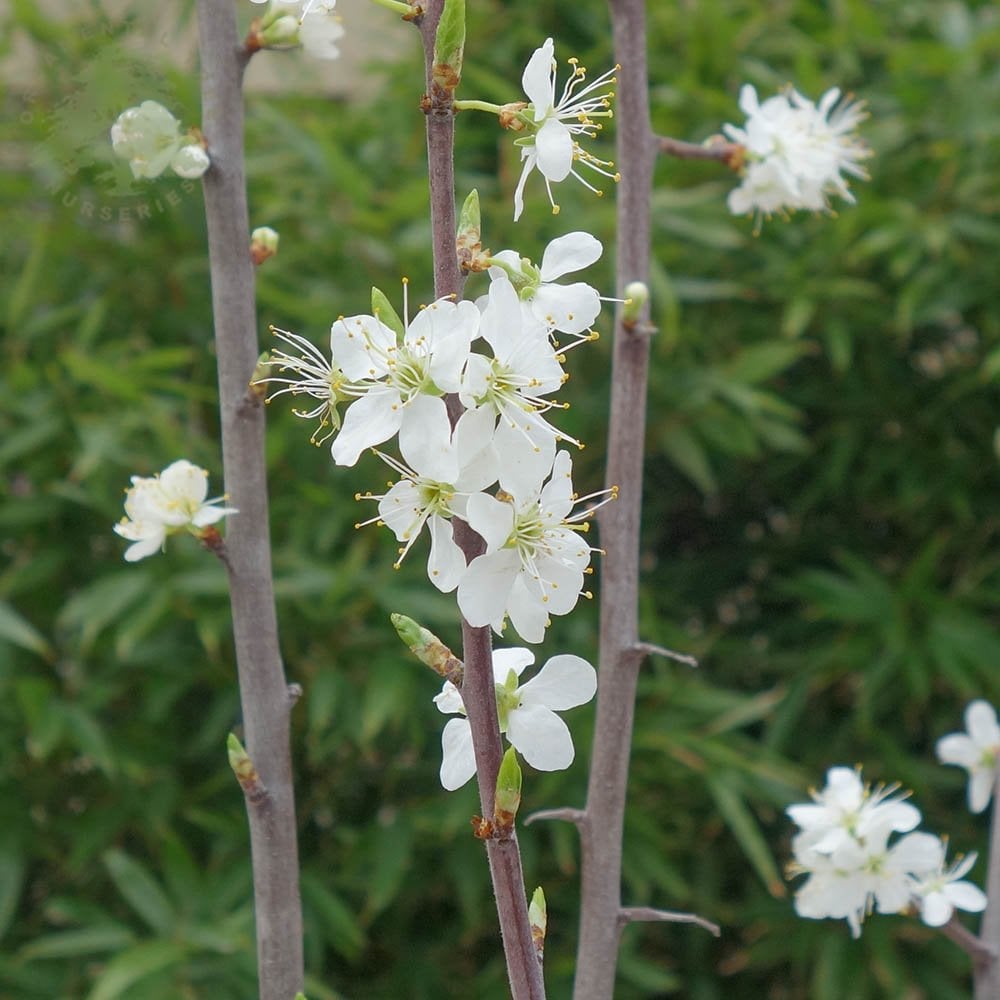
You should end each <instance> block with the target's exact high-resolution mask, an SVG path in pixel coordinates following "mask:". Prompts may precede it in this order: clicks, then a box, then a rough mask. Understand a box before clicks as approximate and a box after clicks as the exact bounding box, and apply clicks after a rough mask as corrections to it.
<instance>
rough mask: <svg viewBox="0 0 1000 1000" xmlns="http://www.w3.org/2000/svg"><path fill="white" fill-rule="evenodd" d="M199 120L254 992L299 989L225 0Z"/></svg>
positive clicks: (234, 67) (240, 60) (209, 51)
mask: <svg viewBox="0 0 1000 1000" xmlns="http://www.w3.org/2000/svg"><path fill="white" fill-rule="evenodd" d="M198 31H199V36H200V48H201V63H202V129H203V131H204V133H205V136H206V138H207V141H208V145H209V152H210V155H211V159H212V166H211V168H210V169H209V171H208V172H207V173H206V174H205V177H204V185H205V212H206V216H207V221H208V247H209V261H210V265H211V274H212V311H213V315H214V320H215V343H216V352H217V355H218V365H219V407H220V411H221V417H222V455H223V464H224V467H225V480H226V490H227V492H228V494H229V496H230V497H231V499H232V502H233V506H235V507H237V508H238V509H239V514H238V515H237V516H235V517H233V518H232V519H231V521H230V524H229V528H228V531H227V533H226V552H227V555H228V562H229V589H230V602H231V605H232V614H233V633H234V639H235V645H236V662H237V668H238V671H239V684H240V701H241V705H242V710H243V723H244V727H245V733H246V744H247V749H248V752H249V755H250V758H251V760H252V762H253V766H254V767H255V768H256V770H257V773H258V775H259V778H260V783H261V785H262V786H263V789H262V792H261V794H259V795H256V796H254V797H252V798H250V797H248V798H247V816H248V821H249V826H250V847H251V853H252V858H253V883H254V907H255V918H256V925H257V959H258V967H259V968H258V976H259V981H260V997H261V1000H291V998H292V997H294V996H295V994H296V992H298V991H299V990H301V989H302V982H303V972H302V915H301V908H300V903H299V869H298V847H297V844H296V829H295V800H294V790H293V787H292V768H291V754H290V750H289V714H290V710H291V705H292V701H293V699H292V698H290V697H289V692H288V688H287V685H286V683H285V675H284V670H283V668H282V663H281V656H280V652H279V649H278V625H277V616H276V613H275V607H274V593H273V589H272V583H271V550H270V538H269V526H268V502H267V475H266V469H265V465H264V412H263V406H262V405H261V401H260V399H259V398H258V397H257V396H256V395H254V394H252V393H250V392H249V391H248V383H249V381H250V378H251V376H252V374H253V370H254V366H255V364H256V362H257V353H258V348H257V317H256V310H255V300H254V274H253V265H252V263H251V259H250V252H249V241H250V227H249V221H248V216H247V201H246V188H245V182H244V176H243V95H242V77H243V70H244V67H245V65H246V59H247V56H246V53H245V51H244V49H243V46H242V45H241V43H240V40H239V36H238V34H237V26H236V11H235V6H234V4H233V3H232V0H198Z"/></svg>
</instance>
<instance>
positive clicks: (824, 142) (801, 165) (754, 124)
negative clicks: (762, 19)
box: [723, 84, 871, 216]
mask: <svg viewBox="0 0 1000 1000" xmlns="http://www.w3.org/2000/svg"><path fill="white" fill-rule="evenodd" d="M739 105H740V109H741V110H742V111H743V112H744V113H745V114H746V115H747V120H746V123H745V124H744V125H743V127H738V126H735V125H728V124H727V125H723V131H724V132H725V133H726V135H727V136H728V138H729V139H730V140H731V141H732V142H734V143H738V144H739V145H741V146H743V147H744V151H745V153H744V156H745V162H744V173H743V183H742V184H741V185H740V186H739V187H738V188H736V189H735V190H733V191H732V192H731V193H730V195H729V201H728V204H729V209H730V211H731V212H733V213H734V214H737V215H743V214H746V213H749V212H753V213H756V214H757V215H758V216H761V215H763V216H768V215H771V214H772V213H774V212H793V211H795V210H797V209H807V210H810V211H813V212H820V211H826V210H828V209H829V199H830V196H831V195H836V196H838V197H840V198H843V199H844V200H845V201H848V202H851V203H853V202H854V196H853V195H852V194H851V192H850V190H849V188H848V184H847V179H846V177H845V176H844V175H849V176H851V177H858V178H862V179H867V176H868V175H867V173H866V172H865V170H864V168H863V167H862V166H861V164H862V161H863V160H865V159H867V158H868V157H869V156H870V155H871V152H870V150H869V149H868V148H867V147H866V146H865V145H864V143H863V142H861V140H860V139H859V138H858V137H857V135H856V130H857V127H858V125H859V124H860V122H861V121H862V120H863V119H864V118H865V117H867V116H866V113H865V112H864V110H863V105H862V104H861V103H860V102H853V101H851V100H850V99H849V98H845V99H844V100H841V92H840V90H839V89H837V88H836V87H834V88H832V89H831V90H828V91H827V92H826V93H825V94H824V95H823V96H822V97H821V98H820V100H819V103H818V105H817V104H814V103H813V102H812V101H810V100H809V99H808V98H806V97H803V96H802V95H801V94H800V93H798V92H797V91H795V90H791V89H789V90H788V91H786V92H785V93H782V94H777V95H775V96H774V97H769V98H768V99H767V100H766V101H764V103H763V104H761V103H760V102H759V101H758V98H757V91H756V90H755V89H754V88H753V87H752V86H751V85H750V84H745V85H744V86H743V88H742V89H741V90H740V99H739Z"/></svg>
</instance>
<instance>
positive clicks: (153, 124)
mask: <svg viewBox="0 0 1000 1000" xmlns="http://www.w3.org/2000/svg"><path fill="white" fill-rule="evenodd" d="M111 148H112V150H113V151H114V154H115V156H117V157H119V158H120V159H123V160H128V162H129V167H131V169H132V176H133V177H145V178H153V177H159V176H160V174H162V173H163V172H164V171H165V170H167V169H168V168H169V169H170V170H172V171H173V172H174V173H175V174H177V175H178V177H185V178H188V179H194V178H197V177H201V175H202V174H203V173H204V172H205V171H206V170H207V169H208V167H209V159H208V154H207V153H206V152H205V149H204V147H203V146H202V145H201V143H200V142H199V141H198V140H197V139H196V138H195V137H194V136H192V135H190V134H188V135H184V134H182V133H181V123H180V122H179V121H178V120H177V119H176V118H175V117H174V116H173V115H172V114H171V113H170V112H169V111H168V110H167V109H166V108H165V107H164V106H163V105H162V104H158V103H157V102H156V101H143V102H142V104H139V105H137V106H136V107H134V108H126V109H125V110H124V111H123V112H122V113H121V114H120V115H119V116H118V118H117V120H116V121H115V123H114V125H112V126H111Z"/></svg>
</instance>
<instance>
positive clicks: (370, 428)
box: [330, 385, 403, 465]
mask: <svg viewBox="0 0 1000 1000" xmlns="http://www.w3.org/2000/svg"><path fill="white" fill-rule="evenodd" d="M402 420H403V407H402V404H401V402H400V397H399V392H398V391H397V390H396V389H393V388H392V387H391V386H381V385H374V386H372V388H371V389H369V390H368V392H367V393H365V395H364V396H361V397H360V398H359V399H356V400H355V401H354V402H353V403H351V405H350V406H349V407H348V408H347V412H346V413H345V414H344V424H343V426H342V427H341V428H340V433H339V434H338V435H337V436H336V437H335V438H334V440H333V447H332V448H331V449H330V453H331V454H332V455H333V460H334V461H335V462H336V463H337V465H354V464H355V463H356V462H357V460H358V458H359V457H360V456H361V452H363V451H364V450H365V449H366V448H371V447H373V446H374V445H377V444H381V443H382V442H383V441H388V440H389V438H391V437H392V436H393V434H395V433H396V432H397V431H398V430H399V426H400V424H401V423H402Z"/></svg>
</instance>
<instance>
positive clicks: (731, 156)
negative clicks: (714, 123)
mask: <svg viewBox="0 0 1000 1000" xmlns="http://www.w3.org/2000/svg"><path fill="white" fill-rule="evenodd" d="M656 143H657V152H658V153H661V154H662V155H664V156H673V157H674V158H675V159H678V160H716V161H718V162H719V163H724V164H725V165H726V166H727V167H729V168H730V169H731V170H738V169H739V168H740V167H741V166H742V164H743V157H744V155H745V150H744V149H743V147H742V146H741V145H740V144H739V143H735V142H726V141H725V140H723V139H718V140H715V141H713V140H711V139H710V140H709V141H708V143H707V144H705V145H702V144H700V143H697V142H684V141H683V140H682V139H671V138H669V136H665V135H658V136H657V137H656Z"/></svg>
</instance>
